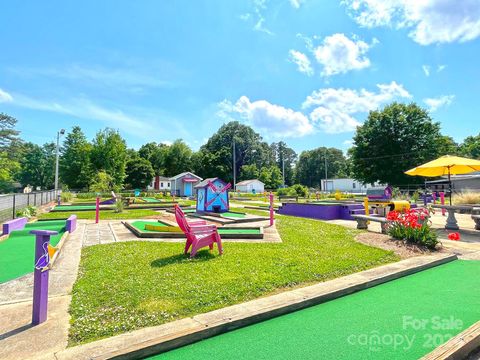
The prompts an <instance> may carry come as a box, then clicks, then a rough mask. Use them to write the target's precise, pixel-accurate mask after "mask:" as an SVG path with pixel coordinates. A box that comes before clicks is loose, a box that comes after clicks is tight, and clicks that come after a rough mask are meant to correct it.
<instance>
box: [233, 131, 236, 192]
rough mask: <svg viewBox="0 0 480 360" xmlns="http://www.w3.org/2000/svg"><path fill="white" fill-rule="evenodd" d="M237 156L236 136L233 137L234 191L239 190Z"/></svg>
mask: <svg viewBox="0 0 480 360" xmlns="http://www.w3.org/2000/svg"><path fill="white" fill-rule="evenodd" d="M236 163H237V158H236V151H235V137H233V192H235V191H237V167H236Z"/></svg>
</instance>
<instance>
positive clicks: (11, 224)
mask: <svg viewBox="0 0 480 360" xmlns="http://www.w3.org/2000/svg"><path fill="white" fill-rule="evenodd" d="M27 221H28V219H27V218H26V217H21V218H18V219H13V220H10V221H7V222H4V223H3V227H2V230H3V234H2V235H8V234H10V233H11V232H12V231H13V230H22V229H23V228H24V227H25V224H26V223H27Z"/></svg>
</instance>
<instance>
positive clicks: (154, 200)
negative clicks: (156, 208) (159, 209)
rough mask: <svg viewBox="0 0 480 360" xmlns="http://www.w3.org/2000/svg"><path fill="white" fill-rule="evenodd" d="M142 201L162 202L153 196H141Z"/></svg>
mask: <svg viewBox="0 0 480 360" xmlns="http://www.w3.org/2000/svg"><path fill="white" fill-rule="evenodd" d="M141 199H142V200H143V201H145V202H147V203H152V202H153V203H159V202H162V201H161V200H159V199H155V198H151V197H144V198H141Z"/></svg>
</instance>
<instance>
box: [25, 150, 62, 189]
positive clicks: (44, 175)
mask: <svg viewBox="0 0 480 360" xmlns="http://www.w3.org/2000/svg"><path fill="white" fill-rule="evenodd" d="M55 158H56V146H55V144H54V143H47V144H45V145H43V146H39V145H36V144H33V143H26V144H25V154H24V157H23V159H22V160H21V162H20V165H21V170H20V172H19V178H20V182H21V183H22V185H24V186H26V185H31V186H33V187H40V188H42V189H52V188H53V186H54V182H55Z"/></svg>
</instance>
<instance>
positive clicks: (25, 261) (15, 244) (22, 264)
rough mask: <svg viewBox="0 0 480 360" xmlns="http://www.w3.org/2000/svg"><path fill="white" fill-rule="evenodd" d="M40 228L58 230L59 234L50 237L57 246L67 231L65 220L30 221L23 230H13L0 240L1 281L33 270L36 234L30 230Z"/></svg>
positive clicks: (51, 242) (51, 241) (52, 243)
mask: <svg viewBox="0 0 480 360" xmlns="http://www.w3.org/2000/svg"><path fill="white" fill-rule="evenodd" d="M38 229H41V230H54V231H58V235H54V236H52V237H50V244H51V245H52V246H56V245H57V244H58V242H59V241H60V239H61V238H62V235H63V234H64V232H65V220H60V221H40V222H34V223H28V224H26V225H25V228H24V229H23V230H15V231H12V232H11V233H10V235H9V237H8V238H7V239H5V240H2V241H0V283H2V282H5V281H9V280H12V279H15V278H17V277H19V276H23V275H25V274H28V273H30V272H32V271H33V266H34V263H35V235H32V234H30V233H29V232H30V231H31V230H38Z"/></svg>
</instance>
